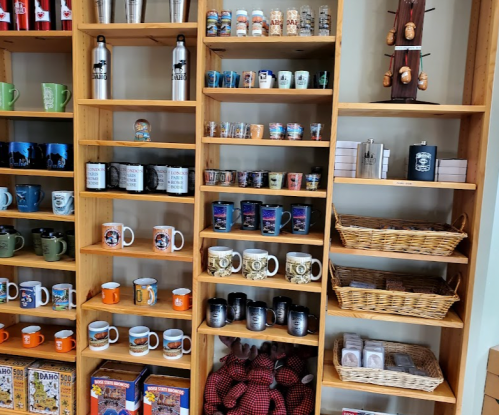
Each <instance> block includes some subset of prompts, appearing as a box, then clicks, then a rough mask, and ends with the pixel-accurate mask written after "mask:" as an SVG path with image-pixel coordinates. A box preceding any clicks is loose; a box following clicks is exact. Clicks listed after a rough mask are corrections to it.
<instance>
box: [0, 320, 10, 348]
mask: <svg viewBox="0 0 499 415" xmlns="http://www.w3.org/2000/svg"><path fill="white" fill-rule="evenodd" d="M8 338H9V332H8V331H6V330H5V325H3V324H1V323H0V344H1V343H3V342H4V341H5V340H7V339H8Z"/></svg>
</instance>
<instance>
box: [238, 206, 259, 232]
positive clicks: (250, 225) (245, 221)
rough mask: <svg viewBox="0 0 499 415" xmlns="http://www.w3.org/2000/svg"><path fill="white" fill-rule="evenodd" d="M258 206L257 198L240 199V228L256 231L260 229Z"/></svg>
mask: <svg viewBox="0 0 499 415" xmlns="http://www.w3.org/2000/svg"><path fill="white" fill-rule="evenodd" d="M260 206H262V202H260V201H258V200H243V201H241V229H243V230H245V231H257V230H258V229H260Z"/></svg>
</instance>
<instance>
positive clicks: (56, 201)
mask: <svg viewBox="0 0 499 415" xmlns="http://www.w3.org/2000/svg"><path fill="white" fill-rule="evenodd" d="M52 211H53V212H54V215H71V214H73V213H74V211H75V207H74V192H73V191H71V190H56V191H55V192H52Z"/></svg>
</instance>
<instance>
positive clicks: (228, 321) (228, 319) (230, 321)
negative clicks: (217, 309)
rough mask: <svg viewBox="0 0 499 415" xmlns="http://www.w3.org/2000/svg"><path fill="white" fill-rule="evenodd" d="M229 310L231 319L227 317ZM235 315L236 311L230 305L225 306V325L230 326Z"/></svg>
mask: <svg viewBox="0 0 499 415" xmlns="http://www.w3.org/2000/svg"><path fill="white" fill-rule="evenodd" d="M229 310H231V312H232V317H229V314H230V313H229ZM235 315H236V310H235V309H234V307H232V306H231V305H228V306H227V318H226V319H225V323H226V324H231V323H233V322H234V316H235Z"/></svg>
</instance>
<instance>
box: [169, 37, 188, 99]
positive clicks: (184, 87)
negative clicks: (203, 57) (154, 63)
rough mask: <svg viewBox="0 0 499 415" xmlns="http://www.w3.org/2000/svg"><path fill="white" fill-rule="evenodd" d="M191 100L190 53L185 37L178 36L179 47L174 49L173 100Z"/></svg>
mask: <svg viewBox="0 0 499 415" xmlns="http://www.w3.org/2000/svg"><path fill="white" fill-rule="evenodd" d="M188 99H189V51H188V50H187V48H186V47H185V36H184V35H178V36H177V47H176V48H175V49H173V60H172V100H173V101H187V100H188Z"/></svg>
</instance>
